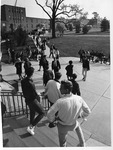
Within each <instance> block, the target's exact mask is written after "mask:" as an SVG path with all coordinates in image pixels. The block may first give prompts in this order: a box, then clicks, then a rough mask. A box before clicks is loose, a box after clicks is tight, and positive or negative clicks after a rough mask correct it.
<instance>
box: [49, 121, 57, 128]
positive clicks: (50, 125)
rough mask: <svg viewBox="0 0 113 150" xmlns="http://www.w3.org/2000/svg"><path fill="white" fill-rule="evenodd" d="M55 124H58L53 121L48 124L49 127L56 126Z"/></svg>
mask: <svg viewBox="0 0 113 150" xmlns="http://www.w3.org/2000/svg"><path fill="white" fill-rule="evenodd" d="M55 126H56V124H55V123H53V122H51V123H50V124H49V125H48V127H49V128H54V127H55Z"/></svg>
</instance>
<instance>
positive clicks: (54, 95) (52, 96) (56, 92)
mask: <svg viewBox="0 0 113 150" xmlns="http://www.w3.org/2000/svg"><path fill="white" fill-rule="evenodd" d="M61 76H62V74H61V73H60V72H56V73H55V79H53V80H49V81H48V82H47V85H46V87H45V92H44V97H47V98H48V100H49V102H50V105H51V106H52V105H53V104H54V103H55V102H56V101H57V100H58V99H59V98H61V92H60V85H61V84H60V81H59V80H60V78H61ZM54 126H55V124H53V123H50V124H49V127H50V128H51V127H54Z"/></svg>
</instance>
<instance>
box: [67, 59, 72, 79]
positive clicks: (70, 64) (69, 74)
mask: <svg viewBox="0 0 113 150" xmlns="http://www.w3.org/2000/svg"><path fill="white" fill-rule="evenodd" d="M65 70H66V75H67V79H68V80H70V79H71V77H72V74H73V62H72V61H71V60H70V61H69V64H68V65H67V66H66V67H65Z"/></svg>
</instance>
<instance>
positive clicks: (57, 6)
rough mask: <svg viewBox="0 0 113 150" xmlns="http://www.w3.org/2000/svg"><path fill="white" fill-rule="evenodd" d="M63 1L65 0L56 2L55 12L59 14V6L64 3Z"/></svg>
mask: <svg viewBox="0 0 113 150" xmlns="http://www.w3.org/2000/svg"><path fill="white" fill-rule="evenodd" d="M63 1H64V0H59V2H58V0H56V10H55V12H57V10H58V8H59V6H60V5H61V4H62V3H63Z"/></svg>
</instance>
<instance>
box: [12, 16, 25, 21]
mask: <svg viewBox="0 0 113 150" xmlns="http://www.w3.org/2000/svg"><path fill="white" fill-rule="evenodd" d="M9 19H10V20H11V19H13V20H24V17H12V18H11V16H9Z"/></svg>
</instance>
